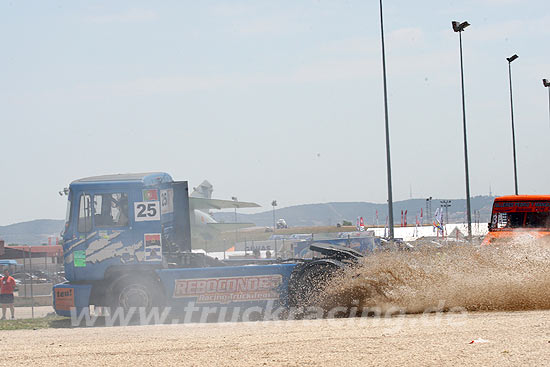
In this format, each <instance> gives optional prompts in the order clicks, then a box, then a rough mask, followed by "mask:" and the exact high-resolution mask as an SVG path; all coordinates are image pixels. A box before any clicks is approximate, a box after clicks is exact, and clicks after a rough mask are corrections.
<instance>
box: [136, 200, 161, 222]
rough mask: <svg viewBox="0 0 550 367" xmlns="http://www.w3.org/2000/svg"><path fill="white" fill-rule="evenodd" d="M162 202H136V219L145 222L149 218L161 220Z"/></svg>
mask: <svg viewBox="0 0 550 367" xmlns="http://www.w3.org/2000/svg"><path fill="white" fill-rule="evenodd" d="M159 207H160V203H159V202H158V201H141V202H137V203H134V213H135V216H134V220H135V221H136V222H144V221H148V220H160V210H159Z"/></svg>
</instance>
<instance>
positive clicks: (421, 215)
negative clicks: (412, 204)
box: [420, 208, 424, 218]
mask: <svg viewBox="0 0 550 367" xmlns="http://www.w3.org/2000/svg"><path fill="white" fill-rule="evenodd" d="M423 216H424V215H423V212H422V208H420V218H422V217H423Z"/></svg>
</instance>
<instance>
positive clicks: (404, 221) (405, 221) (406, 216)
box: [403, 210, 407, 227]
mask: <svg viewBox="0 0 550 367" xmlns="http://www.w3.org/2000/svg"><path fill="white" fill-rule="evenodd" d="M403 223H405V227H406V226H407V211H406V210H405V221H404V222H403Z"/></svg>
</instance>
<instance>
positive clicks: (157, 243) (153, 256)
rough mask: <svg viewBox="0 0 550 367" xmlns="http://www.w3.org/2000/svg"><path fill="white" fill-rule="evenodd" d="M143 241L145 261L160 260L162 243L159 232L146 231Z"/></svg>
mask: <svg viewBox="0 0 550 367" xmlns="http://www.w3.org/2000/svg"><path fill="white" fill-rule="evenodd" d="M144 240H145V241H144V242H145V261H155V260H157V261H158V260H162V244H161V237H160V233H146V234H145V235H144Z"/></svg>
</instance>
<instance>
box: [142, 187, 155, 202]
mask: <svg viewBox="0 0 550 367" xmlns="http://www.w3.org/2000/svg"><path fill="white" fill-rule="evenodd" d="M158 199H159V195H158V191H157V189H152V190H143V201H158Z"/></svg>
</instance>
